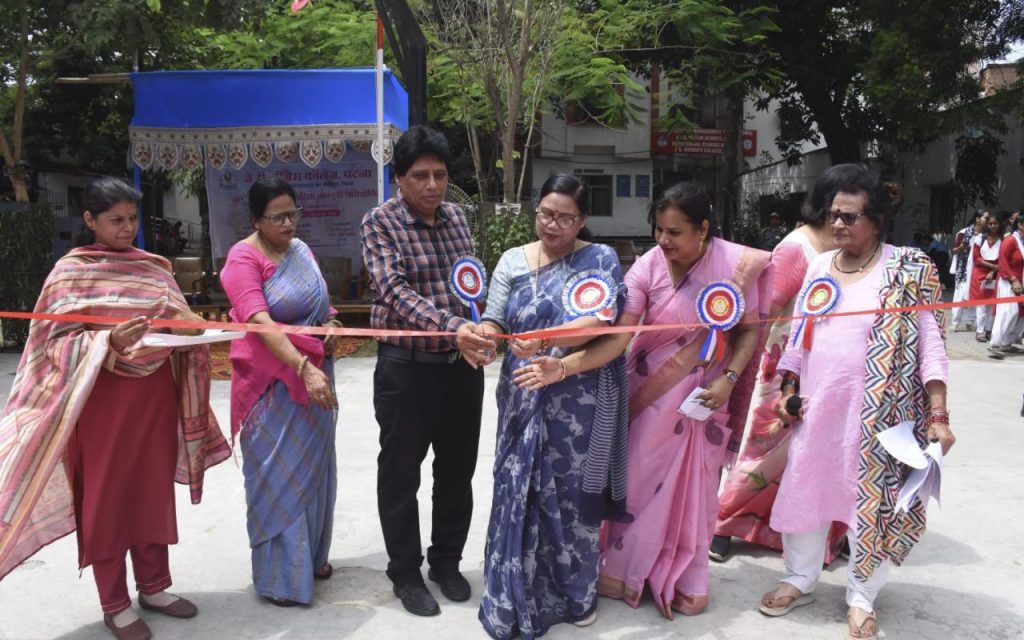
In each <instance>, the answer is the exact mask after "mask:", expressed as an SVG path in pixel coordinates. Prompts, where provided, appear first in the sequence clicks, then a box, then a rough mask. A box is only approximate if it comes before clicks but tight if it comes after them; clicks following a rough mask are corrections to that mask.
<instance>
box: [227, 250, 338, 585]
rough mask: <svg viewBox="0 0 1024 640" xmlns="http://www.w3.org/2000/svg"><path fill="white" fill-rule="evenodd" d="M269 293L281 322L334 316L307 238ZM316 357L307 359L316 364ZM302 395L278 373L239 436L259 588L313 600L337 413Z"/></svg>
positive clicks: (323, 548) (267, 287) (323, 554)
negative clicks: (297, 395)
mask: <svg viewBox="0 0 1024 640" xmlns="http://www.w3.org/2000/svg"><path fill="white" fill-rule="evenodd" d="M263 295H264V297H265V298H266V302H267V308H268V312H269V314H270V317H271V318H273V319H274V320H275V321H277V322H281V323H284V324H291V325H306V326H319V325H321V324H323V323H324V322H326V321H327V320H328V318H329V317H330V307H329V304H328V297H327V286H326V284H325V283H324V280H323V278H322V277H321V276H320V271H319V269H318V268H317V266H316V262H315V260H314V258H313V256H312V254H311V253H310V252H309V251H308V249H306V248H305V245H301V244H296V243H293V245H292V247H291V248H290V249H289V250H288V252H287V253H286V254H285V256H284V258H283V259H282V260H281V264H280V265H278V268H277V270H276V271H275V272H274V274H273V275H272V276H271V277H270V278H268V279H267V280H266V281H265V282H264V283H263ZM303 337H306V338H308V336H303ZM247 339H254V340H260V338H259V337H258V336H254V335H250V336H249V337H248V338H247ZM239 342H241V341H239ZM302 343H303V342H299V343H297V344H296V346H300V344H302ZM232 346H233V347H234V345H232ZM245 346H249V347H255V348H259V347H261V346H262V341H260V343H259V344H249V345H240V347H242V348H241V349H240V350H241V351H242V352H245V349H244V347H245ZM300 351H302V349H301V347H300ZM321 353H322V348H321ZM307 355H308V354H307ZM236 357H237V353H235V352H234V351H233V353H232V359H233V360H234V359H235V358H236ZM310 360H311V361H310V364H309V365H308V366H314V361H313V358H311V359H310ZM320 366H321V369H322V370H323V371H324V373H326V374H327V376H328V379H329V380H330V382H331V385H332V387H333V384H334V363H333V360H332V359H331V358H324V359H323V360H322V364H321V365H320ZM288 373H289V374H291V375H294V373H293V372H291V371H290V370H289V371H288ZM303 400H304V401H297V400H296V399H295V398H294V397H293V394H292V392H291V391H290V389H289V386H288V385H287V384H286V383H285V382H284V381H282V380H280V379H276V378H275V379H273V380H272V381H271V382H270V385H269V387H268V388H267V389H266V390H265V391H264V392H263V394H262V395H261V396H260V397H259V399H258V400H257V401H256V404H255V405H254V406H253V407H252V409H251V410H250V411H249V412H248V413H247V414H246V416H245V417H244V418H243V419H242V423H241V429H242V431H241V437H240V439H239V442H240V444H241V449H242V473H243V475H244V477H245V495H246V502H247V505H248V511H247V514H246V524H247V530H248V534H249V544H250V546H251V548H252V571H253V584H254V586H255V588H256V592H257V593H259V594H260V595H263V596H269V597H274V598H284V599H287V600H294V601H296V602H302V603H309V602H310V601H311V600H312V597H313V572H314V571H315V570H316V569H318V568H320V567H321V566H322V565H323V564H324V563H325V562H327V554H328V552H329V551H330V546H331V534H332V526H333V522H334V518H333V515H334V502H335V496H336V488H337V469H336V459H335V456H336V454H335V425H336V423H337V419H338V414H337V410H335V409H330V410H325V409H321V408H320V407H317V406H316V405H315V404H313V403H312V402H311V401H310V400H309V398H308V395H307V396H306V397H305V398H303Z"/></svg>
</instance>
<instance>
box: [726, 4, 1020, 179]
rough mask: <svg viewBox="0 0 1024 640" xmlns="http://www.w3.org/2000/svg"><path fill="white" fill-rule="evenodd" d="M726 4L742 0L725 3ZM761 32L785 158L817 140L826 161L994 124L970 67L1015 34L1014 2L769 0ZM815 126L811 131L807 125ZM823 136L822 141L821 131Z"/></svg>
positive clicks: (995, 112) (990, 105) (794, 157)
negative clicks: (775, 78)
mask: <svg viewBox="0 0 1024 640" xmlns="http://www.w3.org/2000/svg"><path fill="white" fill-rule="evenodd" d="M730 4H733V5H737V4H738V5H746V4H749V3H748V2H747V0H738V1H737V0H730ZM771 6H772V7H774V8H775V9H776V13H775V22H776V23H777V24H778V26H779V30H778V31H777V32H775V33H771V34H769V36H768V45H769V46H770V47H771V48H772V49H773V50H774V51H775V52H777V53H778V56H779V57H778V62H779V65H778V71H779V72H780V73H781V75H782V78H781V80H780V81H779V82H777V83H774V84H773V85H767V86H765V87H764V97H763V99H762V100H761V101H760V102H759V107H760V108H762V109H765V108H768V105H769V103H770V101H771V100H776V101H778V104H779V111H778V113H779V116H780V119H781V120H782V121H783V130H785V131H787V132H792V133H788V134H787V135H786V136H785V137H780V138H779V139H778V140H777V143H778V145H779V148H780V150H782V151H783V152H784V154H785V155H786V156H787V158H788V159H790V160H791V161H798V160H799V153H800V151H799V149H800V145H801V143H802V142H803V141H812V142H818V141H819V140H820V139H821V138H824V141H825V143H826V144H827V145H828V149H829V155H830V158H831V160H832V162H833V163H839V162H852V161H858V160H860V158H861V149H862V145H864V144H865V143H868V142H880V143H881V144H882V145H892V146H895V147H898V148H906V147H911V146H915V145H922V144H924V143H926V142H928V141H930V140H932V139H934V138H935V137H936V136H937V135H939V134H941V133H944V132H952V131H957V130H961V129H963V128H964V127H965V126H966V125H968V124H972V123H973V124H978V125H981V126H985V127H989V128H995V129H998V128H1000V127H1001V126H1002V125H1001V122H1000V121H1001V118H1002V114H1001V113H999V111H1001V105H1000V103H999V101H996V102H992V101H979V100H978V95H979V92H980V87H979V85H978V82H977V80H976V79H975V78H974V77H973V75H972V74H971V72H970V65H972V64H974V63H977V62H979V61H981V60H985V59H995V58H998V57H1000V56H1002V55H1004V54H1005V53H1006V51H1007V46H1008V44H1009V43H1010V42H1012V41H1013V40H1014V39H1015V38H1019V37H1020V31H1019V30H1020V23H1021V12H1022V10H1024V2H1022V1H1021V0H884V1H883V0H845V1H840V2H835V1H833V0H828V1H826V0H775V2H773V3H771ZM812 125H813V127H814V128H812ZM819 134H820V136H821V138H819V137H818V136H819Z"/></svg>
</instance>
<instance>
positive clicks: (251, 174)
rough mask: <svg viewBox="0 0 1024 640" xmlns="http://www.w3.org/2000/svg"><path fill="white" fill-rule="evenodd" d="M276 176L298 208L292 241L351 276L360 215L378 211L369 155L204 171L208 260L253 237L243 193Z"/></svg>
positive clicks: (358, 252)
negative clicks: (335, 261)
mask: <svg viewBox="0 0 1024 640" xmlns="http://www.w3.org/2000/svg"><path fill="white" fill-rule="evenodd" d="M268 176H278V177H280V178H283V179H285V180H287V181H288V183H289V184H291V186H292V188H293V189H295V196H296V200H297V202H296V203H295V204H296V205H298V206H300V207H302V208H303V212H302V220H301V221H300V222H299V227H298V231H297V233H296V236H297V237H298V238H300V239H302V240H303V241H304V242H305V243H306V244H308V245H309V247H310V249H312V250H313V253H315V254H316V255H317V256H347V257H349V258H351V259H352V273H353V274H355V273H357V272H358V271H359V270H360V269H361V265H362V247H361V243H360V239H359V228H360V224H361V222H362V219H363V215H364V214H365V213H366V212H367V211H369V210H370V209H372V208H373V207H375V206H377V163H376V162H375V161H374V160H373V158H372V157H371V156H370V153H369V152H365V153H359V152H357V151H355V150H353V149H351V148H349V149H348V151H347V153H346V154H345V156H344V157H343V158H342V159H341V161H340V162H328V161H326V160H325V161H322V162H320V164H318V165H317V166H316V167H313V168H310V167H308V166H306V164H305V163H303V162H302V161H301V160H298V159H296V161H294V162H288V163H285V162H280V161H279V160H277V159H276V158H275V160H274V161H273V162H271V163H270V164H269V165H267V166H266V167H265V168H264V167H260V166H258V165H256V164H255V163H251V162H250V163H246V164H245V165H243V166H242V168H241V169H235V168H233V167H231V165H230V164H225V165H224V168H222V169H215V168H213V167H212V166H209V165H207V167H206V192H207V195H208V196H209V201H210V244H211V246H212V250H213V258H214V260H216V259H217V258H222V257H224V256H226V255H227V253H228V250H229V249H230V248H231V246H232V245H233V244H235V243H236V242H238V241H239V240H241V239H242V238H245V237H246V236H248V235H249V234H250V233H252V231H253V226H252V223H251V222H250V221H249V209H248V193H249V188H250V187H251V186H252V184H253V183H254V182H256V181H257V180H259V179H260V178H263V177H268Z"/></svg>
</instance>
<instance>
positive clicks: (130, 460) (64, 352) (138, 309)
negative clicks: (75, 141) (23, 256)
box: [0, 178, 231, 640]
mask: <svg viewBox="0 0 1024 640" xmlns="http://www.w3.org/2000/svg"><path fill="white" fill-rule="evenodd" d="M141 198H142V194H141V193H139V192H138V191H136V190H135V189H133V188H131V187H130V186H128V185H127V184H125V183H124V182H122V181H120V180H117V179H115V178H102V179H100V180H97V181H96V182H94V183H92V184H91V185H89V186H88V187H87V188H86V190H85V193H84V203H85V207H86V211H85V214H84V215H83V218H84V220H85V224H86V227H87V228H88V229H89V231H90V233H91V235H92V236H93V238H92V239H91V240H90V242H89V244H87V245H86V246H82V247H78V248H76V249H72V250H71V251H70V252H69V253H68V254H67V255H66V256H64V257H63V258H61V259H60V260H59V261H58V262H57V265H56V266H55V267H54V268H53V271H51V272H50V275H49V276H48V277H47V279H46V283H45V284H44V285H43V290H42V293H41V294H40V296H39V301H38V302H37V303H36V309H35V311H36V312H37V313H48V314H84V315H96V316H114V317H131V318H132V319H131V320H127V321H124V322H121V323H119V324H117V325H115V326H114V327H113V328H112V329H111V328H109V327H107V326H101V325H91V324H85V323H83V322H80V321H72V322H57V321H53V320H36V321H33V323H32V325H31V328H30V329H29V337H28V343H27V344H26V345H25V350H24V352H23V353H22V357H21V363H20V364H19V365H18V376H17V378H15V380H14V386H13V388H12V390H11V394H10V397H9V398H8V401H7V405H6V407H5V408H4V411H3V414H2V415H0V577H3V576H4V575H6V574H7V573H8V572H9V571H11V570H12V569H14V568H15V567H16V566H17V565H18V564H19V563H21V562H22V561H24V560H25V559H26V558H28V557H29V556H31V555H32V554H33V553H35V552H36V551H38V550H39V549H40V548H41V547H43V546H45V545H47V544H49V543H51V542H53V541H55V540H57V539H58V538H60V537H62V536H64V535H67V534H68V533H71V532H72V531H76V532H77V535H78V561H79V567H80V568H83V569H84V568H85V567H87V566H92V570H93V571H92V573H93V577H94V578H95V581H96V587H97V590H98V592H99V597H100V605H101V607H102V608H103V614H104V615H103V621H104V623H105V624H106V626H107V627H108V628H109V629H110V631H111V632H112V633H113V634H114V636H115V637H117V638H119V639H121V640H129V639H130V640H145V639H146V638H149V636H150V632H149V627H148V626H147V625H146V623H145V622H144V621H143V620H142V619H140V618H139V617H138V615H137V614H136V612H135V611H134V610H133V609H132V607H131V597H130V596H129V592H128V587H127V584H126V580H127V569H126V566H125V556H126V554H129V553H130V554H131V557H132V569H133V573H134V578H135V584H136V587H137V589H138V592H139V605H140V606H141V607H142V608H143V609H148V610H152V611H155V612H158V613H162V614H165V615H169V616H172V617H176V618H190V617H192V616H194V615H196V612H197V609H196V606H195V605H194V604H192V603H191V602H189V601H188V600H185V599H184V598H180V597H178V596H175V595H172V594H170V593H168V591H167V589H168V588H169V587H170V586H171V573H170V567H169V563H168V550H167V547H168V545H171V544H175V543H177V542H178V529H177V518H176V515H175V506H174V482H175V481H178V482H180V483H184V484H188V485H189V486H190V489H191V494H192V502H193V503H198V502H199V500H200V498H201V497H202V489H203V473H204V471H205V469H206V468H207V467H209V466H211V465H213V464H216V463H218V462H220V461H222V460H224V459H226V458H227V457H228V456H229V455H230V453H231V452H230V449H229V448H228V445H227V442H225V440H224V437H223V436H222V435H221V432H220V428H219V426H218V424H217V419H216V418H215V417H214V415H213V410H212V409H211V408H210V403H209V397H210V395H209V394H210V356H209V351H208V349H207V348H206V347H205V346H200V347H191V348H178V349H168V348H155V347H146V346H144V345H142V344H139V342H140V340H142V338H143V337H144V335H145V334H146V333H147V332H148V331H150V329H151V324H150V319H151V318H165V319H169V318H188V319H194V316H192V315H191V314H190V313H189V311H188V303H186V302H185V298H184V296H183V295H182V293H181V290H180V289H179V288H178V285H177V283H175V281H174V276H173V275H172V274H171V265H170V263H168V262H167V259H166V258H163V257H161V256H157V255H154V254H151V253H146V252H145V251H141V250H139V249H136V248H134V247H133V246H132V243H133V241H134V240H135V235H136V233H137V232H138V228H139V216H138V204H139V202H140V200H141Z"/></svg>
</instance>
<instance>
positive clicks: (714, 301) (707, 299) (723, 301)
mask: <svg viewBox="0 0 1024 640" xmlns="http://www.w3.org/2000/svg"><path fill="white" fill-rule="evenodd" d="M743 308H744V301H743V293H742V292H741V291H740V289H739V287H737V286H736V285H735V284H733V283H732V282H729V281H728V280H721V281H719V282H713V283H711V284H709V285H708V286H706V287H704V288H703V289H701V291H700V293H699V294H698V295H697V318H699V319H700V323H701V324H702V325H704V326H705V327H707V328H708V329H709V331H708V337H707V338H705V339H704V346H702V347H701V349H700V357H701V360H703V361H704V362H705V363H709V362H715V361H717V360H721V359H723V358H724V357H725V332H726V331H728V330H729V329H732V328H733V327H735V326H736V325H737V324H738V323H739V321H740V319H741V318H743Z"/></svg>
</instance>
